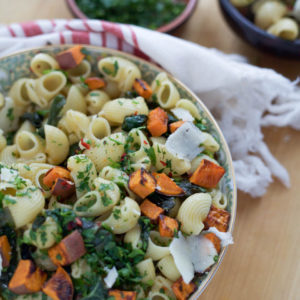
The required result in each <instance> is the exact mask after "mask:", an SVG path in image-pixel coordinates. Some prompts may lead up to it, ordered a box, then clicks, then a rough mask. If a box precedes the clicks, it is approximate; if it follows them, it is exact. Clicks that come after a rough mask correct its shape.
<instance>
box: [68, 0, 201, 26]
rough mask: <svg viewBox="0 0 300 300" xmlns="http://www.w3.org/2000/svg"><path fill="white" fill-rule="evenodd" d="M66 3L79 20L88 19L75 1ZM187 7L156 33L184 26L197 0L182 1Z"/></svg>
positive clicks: (71, 0) (70, 0)
mask: <svg viewBox="0 0 300 300" xmlns="http://www.w3.org/2000/svg"><path fill="white" fill-rule="evenodd" d="M66 1H67V3H68V6H69V7H70V10H71V11H72V13H73V14H74V15H75V16H76V17H77V18H80V19H88V16H86V15H85V14H84V13H83V12H82V11H81V10H80V8H79V7H78V5H77V4H76V1H75V0H66ZM184 1H185V2H186V3H187V5H186V8H185V9H184V11H183V12H182V13H181V14H180V15H179V16H178V17H177V18H175V19H174V20H173V21H172V22H170V23H168V24H165V25H163V26H161V27H159V28H158V29H157V31H160V32H171V31H173V30H175V29H176V28H178V27H179V26H180V25H182V24H184V23H185V22H186V21H187V20H188V19H189V18H190V17H191V15H192V14H193V12H194V11H195V8H196V5H197V3H198V0H184Z"/></svg>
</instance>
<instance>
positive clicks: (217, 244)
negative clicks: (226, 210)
mask: <svg viewBox="0 0 300 300" xmlns="http://www.w3.org/2000/svg"><path fill="white" fill-rule="evenodd" d="M204 237H205V238H206V239H208V240H210V241H211V242H212V243H213V244H214V246H215V248H216V250H217V252H218V253H220V251H221V241H220V239H219V238H218V237H217V236H216V235H215V234H214V233H213V232H209V233H206V234H205V235H204Z"/></svg>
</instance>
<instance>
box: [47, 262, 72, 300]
mask: <svg viewBox="0 0 300 300" xmlns="http://www.w3.org/2000/svg"><path fill="white" fill-rule="evenodd" d="M43 292H44V293H45V294H46V295H48V296H49V297H50V298H51V299H53V300H72V299H73V294H74V287H73V283H72V280H71V278H70V276H69V274H68V273H67V272H66V271H65V270H64V269H63V268H62V267H58V268H57V270H56V273H55V274H54V275H53V276H52V277H51V278H50V279H49V280H48V281H47V282H46V283H45V284H44V287H43Z"/></svg>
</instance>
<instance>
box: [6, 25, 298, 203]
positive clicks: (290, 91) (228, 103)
mask: <svg viewBox="0 0 300 300" xmlns="http://www.w3.org/2000/svg"><path fill="white" fill-rule="evenodd" d="M77 43H79V44H92V45H97V46H104V47H109V48H114V49H118V50H123V51H125V52H129V53H132V54H135V55H138V56H140V57H142V58H146V59H150V60H152V61H154V62H156V63H158V64H159V65H161V66H162V67H163V68H164V69H166V70H167V71H169V72H170V73H171V74H173V75H174V76H175V77H177V78H178V79H179V80H181V81H182V82H183V83H184V84H186V85H187V86H188V87H190V88H191V89H192V90H193V91H194V92H195V93H196V94H197V95H198V96H199V97H200V98H201V100H202V101H203V102H204V103H205V104H206V105H207V107H208V108H209V109H210V110H211V112H212V113H213V115H214V116H215V118H216V120H217V121H218V123H219V125H220V127H221V129H222V131H223V133H224V135H225V138H226V140H227V142H228V144H229V147H230V149H231V153H232V157H233V161H234V168H235V173H236V180H237V187H238V188H239V189H240V190H242V191H244V192H246V193H249V194H251V195H252V196H253V197H258V196H262V195H263V194H264V193H265V192H266V188H267V187H268V185H269V184H270V183H271V182H272V176H275V177H277V178H278V179H279V180H280V181H281V182H282V183H283V184H284V185H285V186H289V184H290V183H289V182H290V181H289V175H288V172H287V171H286V169H285V168H284V167H283V166H282V165H281V164H280V163H279V162H278V161H277V160H276V159H275V157H274V156H273V155H272V153H271V152H270V151H269V149H268V146H267V145H266V144H265V142H264V140H263V134H262V132H261V128H262V126H278V127H283V126H291V127H292V128H295V129H300V88H299V87H297V82H291V81H290V80H289V79H287V78H285V77H283V76H281V75H280V74H278V73H276V72H275V71H273V70H270V69H262V68H259V67H255V66H252V65H249V64H247V62H245V60H244V59H243V58H242V57H240V56H238V55H226V54H224V53H222V52H220V51H217V50H215V49H208V48H205V47H202V46H199V45H197V44H194V43H191V42H188V41H185V40H182V39H179V38H176V37H173V36H170V35H167V34H162V33H159V32H156V31H151V30H147V29H144V28H140V27H136V26H132V25H121V24H116V23H110V22H105V21H98V20H40V21H35V22H28V23H22V24H11V25H9V26H2V27H0V56H4V55H7V54H10V53H12V52H15V51H18V50H21V49H26V48H31V47H37V46H44V45H46V44H77ZM287 152H288V149H287Z"/></svg>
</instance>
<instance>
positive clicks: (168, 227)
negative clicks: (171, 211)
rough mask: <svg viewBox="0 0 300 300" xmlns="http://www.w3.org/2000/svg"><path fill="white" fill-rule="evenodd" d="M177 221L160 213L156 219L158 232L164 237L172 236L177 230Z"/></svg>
mask: <svg viewBox="0 0 300 300" xmlns="http://www.w3.org/2000/svg"><path fill="white" fill-rule="evenodd" d="M178 227H179V225H178V222H177V221H176V220H175V219H173V218H170V217H168V216H164V215H160V216H159V221H158V229H159V234H160V235H161V236H164V237H173V236H174V235H175V233H176V232H178Z"/></svg>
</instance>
